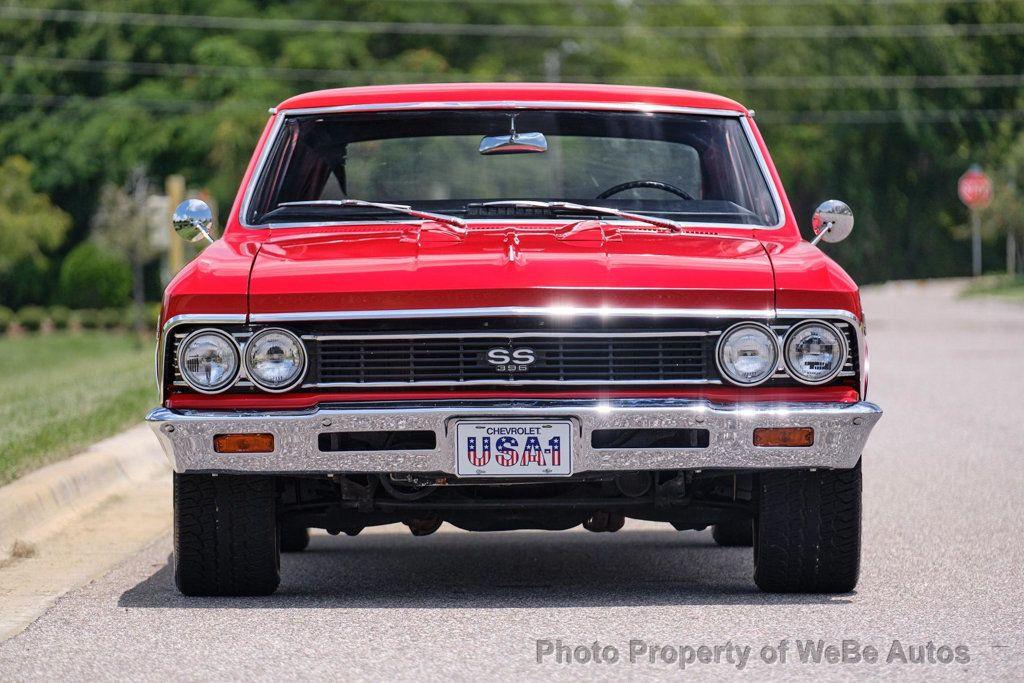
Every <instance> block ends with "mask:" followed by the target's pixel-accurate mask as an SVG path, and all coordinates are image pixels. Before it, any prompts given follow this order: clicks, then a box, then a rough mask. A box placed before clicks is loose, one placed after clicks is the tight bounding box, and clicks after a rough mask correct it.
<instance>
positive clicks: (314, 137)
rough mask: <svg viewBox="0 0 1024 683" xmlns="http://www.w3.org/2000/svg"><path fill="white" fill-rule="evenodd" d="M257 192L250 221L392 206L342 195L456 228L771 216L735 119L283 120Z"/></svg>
mask: <svg viewBox="0 0 1024 683" xmlns="http://www.w3.org/2000/svg"><path fill="white" fill-rule="evenodd" d="M256 183H257V185H256V191H255V193H254V195H253V197H252V200H251V201H250V204H249V206H248V209H247V213H246V219H247V222H248V223H249V224H252V225H258V224H265V223H274V224H288V223H302V222H312V221H316V222H322V221H325V220H330V221H345V220H361V219H362V220H365V219H367V218H375V219H376V218H379V219H382V220H395V216H394V212H393V211H391V212H390V213H389V212H388V211H387V210H385V209H381V208H374V207H372V206H367V205H362V206H360V205H358V204H357V203H355V202H353V203H346V204H342V203H341V202H340V201H334V202H333V203H331V202H330V201H323V200H345V199H356V200H360V202H363V203H366V202H378V203H389V204H396V205H406V206H408V207H412V208H414V209H417V210H420V211H431V212H438V213H443V214H448V215H450V216H461V217H464V218H469V219H473V218H503V217H516V218H545V217H550V216H553V215H559V216H563V215H567V214H570V213H572V210H571V209H568V208H566V207H547V208H545V207H539V206H537V207H529V206H525V205H518V206H517V205H515V204H514V202H513V200H534V201H538V200H539V201H544V202H552V201H554V202H568V203H576V204H587V205H590V206H591V207H593V206H599V207H608V208H611V209H616V210H618V211H628V212H633V213H639V214H647V215H651V216H661V217H664V218H669V219H672V220H676V221H682V222H686V223H698V224H704V223H713V224H736V225H744V226H755V227H768V226H773V225H775V224H776V223H777V222H778V218H779V217H778V214H777V210H776V206H775V203H774V201H773V198H772V194H771V192H770V191H769V187H768V183H767V180H766V178H765V177H764V174H762V172H761V169H760V167H759V165H758V162H757V158H756V157H755V156H754V151H753V149H752V148H751V145H750V141H749V140H748V138H747V136H746V134H745V131H744V129H743V127H742V125H741V123H740V121H739V119H738V118H737V117H727V116H708V115H695V114H651V113H648V112H608V111H566V110H497V109H488V110H466V111H462V110H458V111H449V110H444V111H394V112H375V113H365V114H332V115H303V116H294V117H287V118H286V119H285V121H284V123H283V125H282V128H281V131H280V133H279V135H278V136H277V138H276V140H275V142H274V145H273V147H272V149H271V152H270V155H269V157H268V159H267V162H266V163H265V164H264V165H263V168H262V172H261V174H260V177H259V178H258V179H257V180H256ZM318 201H320V202H322V203H320V204H316V202H318ZM496 201H506V202H509V204H508V205H506V206H499V205H494V204H493V202H496ZM288 204H290V205H289V206H286V205H288Z"/></svg>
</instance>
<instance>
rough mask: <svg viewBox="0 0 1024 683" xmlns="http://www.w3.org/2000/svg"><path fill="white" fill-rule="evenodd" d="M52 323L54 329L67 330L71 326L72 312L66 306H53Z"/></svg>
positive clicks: (51, 310) (51, 312)
mask: <svg viewBox="0 0 1024 683" xmlns="http://www.w3.org/2000/svg"><path fill="white" fill-rule="evenodd" d="M50 322H51V323H53V329H55V330H66V329H68V326H70V325H71V311H69V310H68V309H67V308H66V307H64V306H53V307H51V308H50Z"/></svg>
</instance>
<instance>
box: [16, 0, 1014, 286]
mask: <svg viewBox="0 0 1024 683" xmlns="http://www.w3.org/2000/svg"><path fill="white" fill-rule="evenodd" d="M73 7H74V8H76V9H81V10H103V11H129V12H146V13H167V14H195V15H213V16H225V17H229V16H236V17H254V18H263V19H275V18H276V19H309V20H315V21H318V22H323V26H322V30H313V31H298V30H296V31H271V30H257V29H244V30H228V29H218V30H208V29H202V28H186V27H174V28H168V27H164V26H158V25H143V24H139V25H136V24H134V23H132V22H111V23H106V22H86V21H83V22H64V23H56V22H50V21H43V20H32V21H11V20H4V21H0V43H2V44H3V45H4V49H3V53H4V55H8V56H11V57H17V58H18V59H16V60H15V61H14V62H12V63H10V64H9V65H5V66H4V69H5V73H4V78H3V79H0V95H3V96H8V95H9V96H12V97H13V99H12V100H11V103H10V108H8V109H5V111H4V113H5V118H4V120H3V123H0V159H3V158H5V157H8V156H11V155H21V156H23V157H25V158H27V159H29V160H30V161H31V162H32V164H34V167H35V170H34V172H31V174H30V175H31V179H32V185H33V187H34V188H35V190H36V191H44V192H46V193H47V194H49V195H50V196H51V197H53V198H54V201H55V202H56V203H57V204H58V205H59V206H60V207H61V208H62V209H63V210H65V211H67V212H69V213H70V214H72V215H73V217H74V223H75V228H74V232H73V235H72V238H73V239H74V240H79V239H82V238H83V237H85V234H86V232H87V227H88V224H89V221H90V220H91V218H92V216H93V215H94V214H95V213H96V208H97V205H98V201H99V197H100V195H101V188H102V187H103V186H104V185H106V184H108V183H114V184H116V185H120V184H121V183H123V181H124V180H125V178H127V177H128V176H129V174H130V172H131V171H132V169H135V168H136V167H138V166H140V165H142V166H145V167H146V168H147V174H148V175H149V177H151V178H153V179H154V180H156V179H161V178H164V177H166V176H167V175H169V174H171V173H181V174H183V175H184V176H185V177H186V178H187V179H188V181H189V184H190V185H191V186H194V187H206V188H208V189H209V190H210V192H211V193H212V195H213V199H214V200H215V203H216V205H217V206H218V207H219V210H220V212H221V218H224V216H225V214H226V213H227V210H228V207H230V204H231V200H232V199H233V197H234V194H235V191H236V190H237V187H238V181H239V178H240V177H241V175H242V173H243V172H244V170H245V167H246V164H247V162H248V160H249V157H250V154H251V152H252V149H253V146H254V145H255V143H256V140H257V139H258V136H259V134H260V131H261V130H262V129H263V126H264V125H265V123H266V120H267V115H266V108H267V107H269V106H273V105H274V104H276V103H277V102H279V101H281V100H283V99H285V98H287V97H289V96H290V95H293V94H295V93H297V92H302V91H307V90H314V89H319V88H324V87H335V86H346V85H362V84H367V83H389V82H402V81H405V82H416V81H451V80H467V81H485V80H543V79H545V78H549V77H550V78H552V79H555V78H558V79H561V80H566V81H589V82H600V83H634V84H644V85H667V86H677V87H694V88H697V89H702V90H711V91H715V92H720V93H722V94H724V95H727V96H729V97H733V98H735V99H737V100H739V101H741V102H743V103H744V104H746V105H747V106H750V107H752V108H754V109H756V110H757V112H758V115H757V121H758V125H759V127H760V129H761V131H762V132H763V134H764V136H765V138H766V140H767V142H768V145H769V147H770V148H771V150H772V153H773V156H774V158H775V160H776V163H777V166H778V168H779V172H780V174H781V176H782V179H783V180H784V182H785V184H786V189H787V192H788V195H789V198H790V201H791V203H792V205H793V208H794V211H795V213H796V215H797V217H798V219H799V221H800V223H801V224H802V225H803V226H804V229H805V231H806V230H807V228H808V223H809V217H810V214H811V211H812V210H813V209H814V207H815V206H816V205H817V204H818V203H819V202H820V201H822V200H823V199H826V198H828V197H837V198H840V199H844V200H846V201H847V202H848V203H849V204H850V205H851V206H852V207H853V209H854V212H855V214H856V217H857V227H856V230H855V233H854V236H853V238H851V239H850V240H847V241H846V242H844V243H842V244H839V245H835V246H829V247H827V249H828V250H829V253H830V254H832V255H833V256H835V258H836V259H837V260H838V261H840V262H841V263H843V264H844V265H845V266H847V268H848V269H849V270H850V271H851V273H852V274H854V275H855V276H856V277H857V278H858V279H860V280H861V281H870V280H879V279H884V278H890V277H920V276H933V275H950V274H958V273H964V272H966V271H967V270H968V269H969V264H970V258H969V249H968V247H967V244H966V243H965V241H964V240H963V239H962V237H961V236H960V234H959V233H958V232H957V230H958V227H959V226H961V225H962V224H963V223H964V222H965V221H966V216H967V214H966V210H965V209H964V207H963V206H962V205H960V203H959V201H958V199H957V197H956V193H955V187H956V179H957V177H958V176H959V175H960V174H961V173H962V172H963V171H964V170H965V169H966V167H967V166H968V165H969V164H970V163H971V162H980V163H982V164H983V165H985V166H986V167H991V168H996V167H999V166H1000V165H1001V163H1000V160H1001V158H1002V156H1003V155H1004V153H1005V151H1006V149H1007V148H1008V146H1009V145H1010V143H1011V142H1012V141H1013V140H1014V139H1015V138H1016V137H1017V135H1018V134H1019V133H1020V131H1021V126H1022V121H1021V119H1020V118H1019V117H1014V116H1013V115H1010V116H1007V117H1000V116H997V117H995V118H989V117H986V116H975V117H971V116H967V115H961V114H959V113H958V112H966V111H976V112H977V111H983V112H996V113H998V112H1010V113H1011V114H1012V113H1013V112H1016V111H1019V110H1020V109H1021V106H1022V105H1024V90H1022V89H1021V88H1020V87H1019V86H1012V85H1011V87H975V86H974V85H973V84H972V83H970V82H968V83H967V84H965V85H958V86H956V87H931V86H928V87H926V86H924V85H919V84H917V83H916V81H917V79H919V78H921V77H932V76H939V77H942V76H955V77H964V76H967V77H969V76H971V75H979V74H990V75H991V74H1021V73H1024V36H1021V35H1015V34H1010V35H999V34H998V32H994V33H995V34H993V35H985V34H984V32H983V33H982V34H979V35H962V36H961V35H956V34H955V32H946V34H944V35H939V34H940V33H942V32H941V31H938V32H937V35H934V36H923V37H921V36H918V37H891V36H890V37H870V36H867V37H866V36H863V35H861V36H854V37H846V38H842V37H834V36H832V35H831V33H830V32H829V31H828V30H827V29H826V30H822V29H815V28H811V27H821V26H830V25H836V26H843V25H849V26H866V27H868V28H869V29H870V28H872V27H876V26H883V25H885V26H892V25H926V26H935V27H936V28H937V29H942V28H943V27H944V26H946V25H958V24H964V25H971V24H990V25H1000V24H1001V25H1014V24H1021V23H1024V3H1017V2H999V1H995V0H982V1H980V2H970V3H959V2H951V3H950V2H928V3H916V2H910V3H903V2H896V3H893V2H858V3H843V2H821V3H818V2H814V3H803V2H796V3H778V4H773V3H770V2H756V3H747V2H741V3H735V2H731V3H723V4H721V5H719V4H716V3H697V2H679V3H675V2H643V1H641V0H636V1H631V2H625V1H624V2H618V1H616V0H607V1H604V0H602V1H600V2H598V1H588V2H568V1H566V2H553V3H543V2H536V3H534V2H528V3H518V2H515V3H500V2H486V3H484V2H468V3H464V2H457V1H455V0H435V1H433V2H382V1H376V2H370V1H365V0H353V1H352V2H343V3H337V2H327V1H326V0H297V1H294V2H284V0H267V1H266V2H260V3H255V2H251V0H206V1H204V2H199V0H176V2H173V3H168V2H164V1H161V2H154V1H153V0H125V1H124V2H120V3H114V4H111V3H110V2H108V1H106V0H103V1H101V0H80V1H79V2H76V3H73ZM330 21H343V22H360V21H365V22H377V24H375V27H376V26H377V25H379V24H387V23H388V22H437V23H450V24H455V25H460V24H476V25H487V26H504V27H505V28H508V27H514V26H520V27H522V26H528V25H531V24H537V25H544V26H546V27H548V28H547V29H546V30H544V31H540V30H538V31H536V32H531V31H529V30H527V31H524V32H520V33H519V34H518V35H513V36H512V37H501V36H497V35H482V36H472V35H471V36H458V35H447V34H442V33H439V32H436V31H425V32H423V33H421V34H410V33H403V34H396V33H389V32H386V31H381V30H378V29H377V28H375V27H374V28H373V29H372V30H369V29H368V30H365V31H356V30H335V29H331V28H330V27H329V26H328V24H327V22H330ZM588 26H590V27H605V28H603V29H594V30H587V27H588ZM551 27H577V28H578V30H574V29H572V28H569V29H566V30H562V29H551ZM619 27H622V28H626V27H628V30H619ZM745 27H779V28H781V29H788V30H791V31H795V32H796V33H797V34H798V35H795V36H793V37H788V38H780V37H767V38H766V37H763V36H758V35H754V34H753V33H750V32H748V31H747V30H746V28H745ZM801 27H807V28H805V29H801ZM680 28H682V29H688V30H690V29H692V30H694V31H696V32H698V33H701V32H705V33H707V32H714V31H716V30H719V31H723V33H724V34H727V35H725V37H722V35H719V37H714V35H711V34H710V33H708V35H705V36H697V37H692V38H691V37H680V36H678V35H673V34H672V33H671V31H672V30H675V29H680ZM524 36H526V37H524ZM21 58H25V59H21ZM54 58H59V59H61V60H67V61H68V62H70V63H76V62H75V60H85V62H84V63H83V64H82V65H81V67H80V68H69V67H68V66H67V64H66V63H64V64H59V65H54V64H53V63H52V60H53V59H54ZM47 60H50V61H47ZM112 62H113V63H115V64H111V63H112ZM116 63H121V64H140V63H141V64H145V65H147V66H146V67H144V68H138V67H132V66H118V65H117V64H116ZM166 64H172V65H174V64H177V65H185V66H178V67H164V66H158V65H166ZM150 65H152V66H150ZM891 77H900V78H903V79H905V80H906V82H905V83H904V84H903V85H900V86H899V87H893V86H892V84H891V81H890V82H888V83H887V82H886V81H884V80H883V79H885V78H891ZM773 79H783V80H773ZM850 82H852V83H853V85H848V84H849V83H850ZM907 83H909V86H908V85H907ZM48 98H54V99H48ZM863 112H875V113H876V114H877V118H872V116H875V115H874V114H872V115H869V116H868V118H867V119H864V118H863V117H861V116H860V115H859V114H858V113H863ZM922 114H927V115H929V116H933V117H934V118H928V117H924V118H922V116H921V115H922ZM20 168H21V170H20V171H18V172H17V173H15V175H16V176H18V177H20V178H22V182H21V183H20V186H21V187H23V188H24V187H27V184H26V182H25V181H24V178H25V177H27V174H26V173H25V172H24V168H23V167H20ZM994 229H995V228H994ZM48 234H49V233H48ZM51 237H52V236H51ZM37 241H38V240H37ZM44 241H45V240H44ZM57 242H59V240H57ZM57 242H55V241H54V239H50V240H49V241H46V242H45V244H44V243H42V242H39V244H40V246H39V247H38V248H39V249H40V250H43V251H45V250H46V249H48V248H52V246H48V245H53V244H56V243H57ZM4 243H5V245H6V241H5V242H4ZM20 258H21V257H20V256H16V255H15V253H14V252H11V251H5V252H4V254H3V255H2V256H0V259H8V260H10V261H11V262H13V261H16V260H18V259H20ZM4 300H5V301H6V296H5V297H4ZM8 305H21V303H20V302H19V303H18V304H8ZM83 305H85V304H83ZM87 305H90V306H104V305H107V304H106V302H103V303H91V304H87ZM118 305H120V304H118Z"/></svg>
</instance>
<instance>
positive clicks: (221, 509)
mask: <svg viewBox="0 0 1024 683" xmlns="http://www.w3.org/2000/svg"><path fill="white" fill-rule="evenodd" d="M276 500H277V490H276V487H275V485H274V480H273V478H271V477H258V476H235V475H221V476H216V477H215V476H212V475H207V474H177V473H175V475H174V582H175V584H176V585H177V586H178V590H179V591H181V592H182V593H183V594H184V595H269V594H271V593H273V592H274V591H275V590H277V586H278V584H279V583H280V580H281V578H280V576H281V574H280V558H281V555H280V549H279V545H278V534H277V519H276Z"/></svg>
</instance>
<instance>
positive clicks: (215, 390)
mask: <svg viewBox="0 0 1024 683" xmlns="http://www.w3.org/2000/svg"><path fill="white" fill-rule="evenodd" d="M204 335H212V336H215V337H220V338H221V339H223V340H225V341H226V342H227V343H228V347H229V348H230V349H231V350H232V351H233V353H234V359H235V363H234V365H235V367H234V371H233V372H230V373H228V374H227V375H225V377H226V379H225V380H224V381H222V382H220V383H218V384H216V385H214V386H210V387H205V386H203V385H201V384H199V383H198V382H195V381H194V380H193V379H191V378H190V377H189V372H188V369H187V367H186V366H185V362H184V359H183V356H184V354H185V352H186V350H187V349H188V347H189V345H190V344H191V343H192V342H194V341H195V340H196V338H198V337H200V336H204ZM175 357H176V360H177V362H178V375H179V376H180V377H181V379H182V381H184V382H185V384H187V385H188V387H189V388H190V389H192V390H194V391H198V392H199V393H201V394H220V393H223V392H225V391H227V390H228V389H230V388H231V387H232V386H234V385H235V382H237V381H238V375H239V373H240V372H241V370H242V353H241V349H239V348H238V343H237V342H236V341H235V339H234V337H232V336H231V335H230V334H228V333H227V332H225V331H224V330H218V329H217V328H214V327H204V328H200V329H198V330H193V331H192V332H190V333H189V334H188V335H187V336H186V337H185V338H184V339H182V340H181V343H180V344H178V349H177V352H176V354H175Z"/></svg>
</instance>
